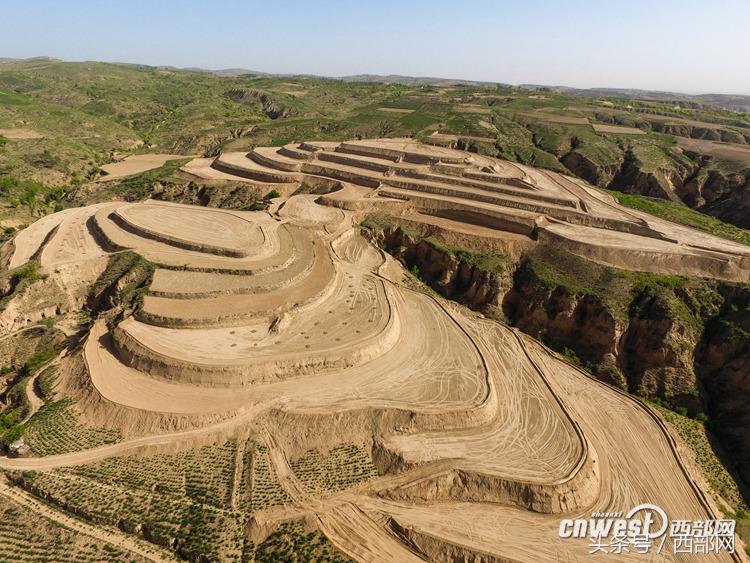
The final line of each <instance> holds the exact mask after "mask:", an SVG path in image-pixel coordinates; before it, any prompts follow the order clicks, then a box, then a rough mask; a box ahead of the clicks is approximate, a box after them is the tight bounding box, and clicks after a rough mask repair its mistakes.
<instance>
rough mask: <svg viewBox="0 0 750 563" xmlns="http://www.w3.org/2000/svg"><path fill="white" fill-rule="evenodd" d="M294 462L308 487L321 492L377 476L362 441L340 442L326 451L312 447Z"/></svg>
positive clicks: (297, 472)
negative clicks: (360, 442) (359, 442)
mask: <svg viewBox="0 0 750 563" xmlns="http://www.w3.org/2000/svg"><path fill="white" fill-rule="evenodd" d="M291 466H292V470H293V471H294V473H295V474H296V475H297V477H298V478H299V479H300V481H302V483H303V484H304V485H305V486H306V487H307V488H308V489H310V490H311V491H315V492H316V493H320V494H328V493H332V492H336V491H342V490H344V489H347V488H349V487H351V486H353V485H356V484H358V483H361V482H364V481H367V480H369V479H372V478H373V477H377V476H378V471H377V469H376V468H375V466H374V465H373V463H372V459H371V458H370V454H369V452H368V451H367V450H366V449H365V447H364V446H362V445H361V444H340V445H337V446H335V447H333V448H331V450H330V451H328V452H326V453H321V452H319V451H318V450H309V451H308V452H306V453H305V454H304V455H303V456H302V457H300V458H299V459H297V460H294V461H292V462H291Z"/></svg>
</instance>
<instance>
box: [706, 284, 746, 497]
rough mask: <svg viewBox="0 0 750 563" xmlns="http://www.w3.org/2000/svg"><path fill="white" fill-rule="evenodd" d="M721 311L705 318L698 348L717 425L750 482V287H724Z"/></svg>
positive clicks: (712, 413) (713, 420) (723, 439)
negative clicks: (710, 317)
mask: <svg viewBox="0 0 750 563" xmlns="http://www.w3.org/2000/svg"><path fill="white" fill-rule="evenodd" d="M720 290H721V293H722V295H723V297H724V303H723V306H722V311H721V313H720V314H718V315H716V316H715V317H714V318H712V319H711V320H709V321H708V322H707V323H706V328H705V330H704V334H703V339H702V342H701V344H700V347H699V351H698V354H697V362H696V363H697V367H698V373H699V374H700V379H701V382H702V383H703V386H704V387H705V389H706V394H707V396H708V397H709V406H710V412H711V419H712V429H713V430H714V431H715V432H716V433H717V434H718V435H719V436H720V437H721V439H722V442H723V443H724V445H725V447H726V449H727V451H728V452H729V453H730V454H731V455H732V457H733V458H734V461H735V463H736V464H737V467H738V470H739V471H740V473H741V475H742V478H743V480H744V481H745V483H750V288H748V287H736V286H727V287H722V288H720Z"/></svg>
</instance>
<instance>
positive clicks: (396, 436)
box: [0, 140, 729, 562]
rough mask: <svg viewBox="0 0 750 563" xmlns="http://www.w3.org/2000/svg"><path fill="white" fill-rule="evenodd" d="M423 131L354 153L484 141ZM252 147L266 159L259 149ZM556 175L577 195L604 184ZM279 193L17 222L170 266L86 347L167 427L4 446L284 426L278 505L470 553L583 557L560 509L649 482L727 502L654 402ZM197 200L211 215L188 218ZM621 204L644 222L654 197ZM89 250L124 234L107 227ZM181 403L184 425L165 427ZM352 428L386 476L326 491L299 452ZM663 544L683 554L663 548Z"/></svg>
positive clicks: (276, 455)
mask: <svg viewBox="0 0 750 563" xmlns="http://www.w3.org/2000/svg"><path fill="white" fill-rule="evenodd" d="M410 143H411V142H410V141H403V140H399V141H392V142H388V143H380V144H375V145H372V144H367V143H349V144H348V145H347V146H346V147H345V149H346V150H345V151H344V152H343V154H354V155H357V156H360V157H361V156H363V155H364V157H365V158H377V157H378V154H379V153H377V151H378V150H380V151H381V153H380V154H379V156H380V158H381V161H382V162H394V163H395V162H397V161H398V160H399V158H406V159H412V160H413V161H416V162H422V161H424V160H428V161H430V162H432V164H431V166H435V167H442V168H440V169H441V170H442V171H443V172H446V170H447V169H445V168H444V167H445V166H460V165H461V163H462V162H463V160H464V159H466V158H468V157H467V156H466V155H465V154H464V153H458V154H456V153H455V151H448V150H447V149H440V150H437V149H435V151H432V150H431V148H426V147H419V150H416V149H415V148H414V147H413V146H412V144H410ZM336 146H337V145H336V144H311V145H310V146H309V147H308V148H310V152H316V151H331V150H333V149H334V148H336ZM313 149H314V150H313ZM299 150H300V151H302V150H303V149H302V148H300V149H299ZM346 151H349V152H348V153H347V152H346ZM445 151H448V152H445ZM368 155H369V156H368ZM373 155H375V156H373ZM399 155H400V156H399ZM261 157H263V158H266V159H268V158H272V157H273V153H272V152H271V153H269V152H268V151H266V152H263V153H261ZM256 158H258V157H256ZM389 159H390V160H389ZM430 159H432V160H430ZM287 160H290V157H285V160H284V161H283V162H284V163H285V164H286V165H288V166H291V165H290V164H289V162H287ZM443 160H444V161H443ZM232 162H234V163H235V164H236V165H239V164H242V161H241V160H239V159H238V158H236V157H235V158H234V159H233V160H232ZM252 162H253V164H252V165H251V166H250V167H249V169H250V170H257V169H259V168H262V165H261V164H258V162H256V161H252ZM305 162H307V161H305ZM485 164H486V163H485ZM341 170H343V169H339V171H341ZM448 172H451V173H453V171H452V170H449V171H448ZM472 173H473V174H475V175H479V176H481V175H482V174H486V175H490V173H489V172H483V171H477V172H472ZM446 174H447V172H446ZM512 178H513V179H514V180H518V179H519V178H523V179H524V180H523V181H524V182H528V185H529V188H528V189H529V190H532V189H541V188H540V186H543V184H544V182H549V181H551V180H550V179H549V178H548V177H547V176H544V175H541V174H539V173H538V172H536V171H534V170H533V169H520V168H518V167H516V168H514V169H513V176H512ZM557 190H558V191H556V192H555V193H556V194H558V193H560V192H564V193H568V194H569V195H570V197H571V198H572V200H573V201H579V199H576V198H582V197H583V196H584V195H585V193H584V191H583V189H581V190H580V191H579V190H577V189H575V188H574V187H569V189H567V191H566V189H565V188H560V187H558V188H557ZM467 193H474V192H467ZM556 197H557V196H556ZM293 199H294V198H293ZM282 203H283V202H282ZM600 204H601V205H602V207H603V208H607V209H609V208H608V207H607V205H605V204H608V202H604V201H602V202H600ZM285 208H286V212H284V209H285ZM273 210H275V211H276V215H275V216H274V217H271V216H270V215H268V214H265V213H260V212H255V213H249V212H237V213H234V212H231V213H229V214H228V215H227V216H226V219H225V220H223V221H222V222H221V226H220V229H218V230H215V231H211V230H210V229H211V228H212V227H211V228H209V225H210V223H211V220H210V219H209V218H208V217H207V216H206V217H201V214H202V213H204V212H205V213H209V214H210V213H217V212H215V211H206V210H202V209H200V208H186V207H185V206H177V205H170V204H165V203H160V204H154V203H153V202H147V203H144V204H111V205H109V206H98V207H92V208H82V209H80V210H77V211H76V213H75V214H72V213H70V214H65V215H63V216H62V218H59V220H57V219H55V220H52V219H49V220H47V221H45V222H44V224H43V225H40V226H38V227H37V228H34V226H32V228H31V232H30V233H29V234H27V235H26V236H20V235H19V237H17V242H16V247H15V249H16V254H14V256H13V260H15V263H17V264H20V263H23V261H24V259H28V257H30V256H32V255H34V254H35V253H37V252H41V254H42V257H43V260H42V262H43V266H44V265H45V259H44V256H45V253H47V251H48V250H49V249H55V250H54V251H52V250H50V253H49V258H48V259H47V261H46V263H47V264H49V265H52V264H53V263H54V260H57V259H60V260H68V259H69V258H70V257H72V256H74V255H75V252H77V251H78V249H80V248H83V247H85V248H93V247H90V246H89V245H90V244H91V241H94V242H95V243H97V242H99V243H101V242H102V240H104V242H106V241H109V244H104V247H106V248H107V249H108V250H109V251H112V250H113V248H112V247H113V246H114V247H115V248H132V249H134V250H135V251H137V252H142V253H144V254H145V255H147V256H149V257H151V258H152V259H156V260H157V261H158V262H159V263H160V264H161V265H162V269H159V270H157V275H156V276H155V279H154V283H153V285H152V286H151V291H152V294H150V295H148V296H147V297H146V300H145V306H144V309H143V310H142V311H141V312H140V313H139V315H138V318H128V319H126V320H124V321H122V322H121V323H120V324H119V326H118V327H116V328H115V329H114V330H113V331H112V332H110V331H109V330H108V328H107V325H106V324H105V323H104V321H103V320H99V321H97V322H96V323H94V325H93V327H92V329H91V331H90V333H89V335H88V338H87V340H86V342H85V344H84V345H83V346H82V350H81V351H80V352H78V353H80V354H82V356H83V360H84V362H83V365H85V368H86V371H87V373H86V375H87V377H88V381H89V382H90V384H91V385H90V390H89V391H83V390H82V391H80V393H86V392H88V393H90V394H91V397H90V400H88V401H87V402H86V404H94V403H97V404H100V405H105V406H106V407H107V408H109V409H111V411H112V412H117V413H120V416H125V415H123V414H122V413H128V414H127V416H130V417H131V418H132V420H133V421H134V425H135V426H136V427H137V421H138V420H140V419H141V418H143V419H146V418H147V419H148V420H149V421H151V422H150V424H152V425H153V427H157V428H162V430H158V431H153V430H151V431H150V432H148V433H145V434H144V435H138V436H135V437H129V438H127V439H125V440H123V441H122V442H119V443H116V444H111V445H107V446H103V447H99V448H94V449H91V450H86V451H81V452H73V453H69V454H64V455H58V456H49V457H45V458H17V459H0V467H2V468H4V469H20V470H38V471H44V470H49V469H53V468H59V467H65V466H70V465H79V464H86V463H92V462H94V461H98V460H101V459H106V458H110V457H115V456H120V455H123V454H126V453H130V452H134V451H139V452H148V451H151V450H154V451H157V450H158V449H159V448H162V447H166V446H169V447H174V446H178V445H179V446H181V447H189V446H190V445H191V444H195V443H197V442H201V443H202V442H205V441H206V440H211V439H216V440H219V439H225V438H226V437H227V436H231V435H233V434H240V433H243V432H244V433H247V432H252V433H254V434H256V435H257V438H258V439H259V440H260V441H262V442H263V443H265V444H266V445H267V446H268V448H269V454H270V458H271V461H272V463H273V465H274V468H275V470H276V474H277V475H278V477H279V480H280V483H281V485H282V487H283V488H284V489H285V490H286V491H287V493H288V494H289V496H290V498H291V499H292V501H293V506H291V507H288V508H286V509H284V510H282V511H280V512H279V513H278V514H277V513H274V512H273V511H269V512H268V513H267V514H265V515H264V517H265V518H267V519H268V521H269V522H271V523H273V521H274V520H273V519H274V518H279V519H281V518H285V517H287V516H288V515H289V514H292V513H293V514H308V515H312V516H314V519H315V521H317V523H318V525H319V527H320V528H321V530H323V532H324V533H326V534H327V535H328V536H329V538H330V539H331V540H332V541H333V543H334V544H335V545H336V546H337V547H339V548H340V549H341V550H342V551H344V552H345V553H347V554H349V555H350V556H352V557H354V558H355V559H358V560H362V561H409V560H414V561H417V560H423V559H425V558H427V559H446V558H448V557H449V554H451V553H459V552H460V553H463V554H464V555H465V556H466V557H474V556H476V557H487V556H492V557H496V558H498V559H501V560H511V561H519V562H520V561H528V562H536V561H548V560H549V561H551V560H561V561H568V560H570V561H572V560H578V559H584V558H586V556H587V552H588V546H587V545H586V542H585V541H578V540H562V539H560V538H559V537H558V534H557V529H558V525H559V522H560V519H561V518H563V517H570V518H574V517H576V516H580V517H587V516H589V515H590V514H591V512H592V511H601V512H606V511H618V512H619V511H623V512H624V511H627V510H629V509H630V508H632V507H633V506H635V505H636V504H640V503H644V502H649V503H654V504H657V505H659V506H661V507H662V508H664V509H665V510H666V511H667V513H668V514H669V515H670V516H672V517H673V518H679V519H706V518H713V517H715V516H714V515H713V514H712V512H711V508H710V506H709V504H708V503H707V502H706V500H705V498H704V497H703V493H702V492H701V491H700V489H699V488H697V486H696V485H695V483H694V482H693V481H692V479H691V478H690V475H689V474H688V473H687V472H686V471H685V469H684V467H683V466H682V464H681V461H680V459H679V456H678V455H677V453H676V449H675V445H674V443H673V442H672V441H671V437H670V436H669V435H668V433H667V432H666V431H665V428H664V427H663V425H662V423H661V421H660V419H659V418H658V417H657V416H655V415H654V414H653V413H652V412H651V411H650V410H649V409H648V408H646V407H644V406H643V405H641V404H640V403H639V402H638V401H636V400H634V399H632V398H631V397H629V396H624V395H622V394H620V393H618V392H616V391H614V390H612V389H610V388H608V387H606V386H605V385H602V384H599V383H597V382H594V381H592V380H591V379H590V378H588V377H587V376H586V375H584V374H582V373H581V372H579V371H577V370H576V369H575V368H573V367H571V366H570V365H568V364H566V363H564V362H562V361H561V360H559V359H558V358H557V357H556V356H555V355H554V354H552V353H551V352H550V351H548V350H546V349H545V348H543V347H542V346H541V345H539V344H538V343H536V342H534V341H532V340H530V339H528V338H526V337H524V336H521V335H520V334H519V333H517V332H516V331H514V330H512V329H510V328H508V327H505V326H503V325H500V324H498V323H496V322H493V321H489V320H485V319H481V318H477V317H476V316H474V315H473V314H471V313H469V312H467V311H466V310H464V309H462V308H461V307H459V306H457V305H455V304H451V303H448V302H445V301H444V300H442V299H439V298H436V297H434V296H432V295H429V294H426V293H422V292H419V291H414V290H411V289H408V288H407V287H405V286H404V285H403V284H402V283H400V281H398V280H399V279H400V278H401V276H402V272H401V270H400V267H399V266H398V265H397V264H395V263H394V261H393V260H392V259H390V258H388V257H386V256H385V255H384V254H383V253H382V252H380V251H379V250H378V249H376V248H375V247H374V246H372V245H370V244H369V243H368V242H367V241H366V240H364V238H362V236H361V235H360V234H359V232H358V229H356V228H355V227H353V226H352V225H353V224H354V220H355V217H354V215H353V213H352V212H351V211H344V210H339V209H336V210H335V211H336V212H335V213H330V211H331V209H330V208H324V209H318V208H317V204H316V203H315V202H314V201H313V198H310V197H304V198H298V199H297V200H294V201H293V202H292V204H291V205H289V206H288V207H287V206H286V205H281V204H279V205H276V206H275V207H274V208H273ZM113 211H117V212H118V213H120V214H121V215H123V216H126V217H130V218H131V219H134V220H135V219H137V222H138V225H137V228H130V227H128V226H127V225H123V224H121V223H118V221H117V220H112V219H111V217H110V216H111V213H112V212H113ZM183 212H184V213H185V216H186V217H188V216H190V217H193V216H195V217H197V218H198V220H197V221H196V222H195V223H193V224H191V225H186V226H185V227H184V229H182V230H181V226H180V220H179V217H180V214H181V213H183ZM53 217H54V216H53ZM162 217H169V218H170V219H169V220H168V221H162ZM617 221H620V222H623V223H624V222H627V223H628V224H630V225H633V226H634V228H635V227H637V226H638V225H641V226H642V223H641V222H640V220H639V218H638V217H633V216H621V217H619V218H617ZM92 223H93V225H92ZM200 225H203V226H204V227H200ZM554 225H558V223H555V224H554ZM565 225H566V226H569V225H570V224H568V223H565ZM617 225H618V226H621V225H620V223H617ZM56 226H57V229H56V230H55V227H56ZM570 228H573V227H570ZM584 228H591V227H584ZM205 229H208V232H207V235H206V238H205V240H204V239H202V238H201V232H202V231H203V230H205ZM234 231H237V233H236V234H237V236H236V237H234V236H233V233H234ZM92 233H93V234H92ZM211 233H213V234H211ZM21 235H23V233H21ZM87 236H91V237H92V238H91V241H90V240H89V239H88V238H86V237H87ZM616 236H617V237H620V236H624V234H623V232H622V231H617V235H616ZM102 237H104V239H102ZM243 237H244V239H243ZM82 240H83V241H84V243H83V245H84V246H81V244H82V243H81V241H82ZM238 240H245V243H244V245H242V248H240V247H239V246H238V245H237V244H236V241H238ZM653 240H656V239H653ZM613 241H614V238H613V239H612V240H611V241H610V243H612V242H613ZM660 242H662V241H660ZM713 242H715V241H713ZM187 243H189V244H190V245H191V248H189V249H188V248H185V246H186V245H187ZM35 244H36V245H38V248H37V250H34V249H33V246H34V245H35ZM664 244H667V243H664ZM248 249H252V250H253V252H252V253H249V254H247V255H245V254H244V252H245V250H248ZM224 250H226V251H227V252H226V253H225V254H222V252H223V251H224ZM237 250H241V251H242V252H239V253H237V252H235V255H232V252H231V251H237ZM92 252H93V253H94V254H96V253H101V254H102V255H103V254H106V252H105V250H104V248H102V247H98V246H97V249H96V251H93V250H92ZM237 254H241V255H237ZM178 264H181V265H180V267H176V265H178ZM209 302H210V303H211V304H212V305H215V304H216V303H219V302H221V303H222V306H221V307H218V306H209V305H207V303H209ZM157 304H160V305H158V306H157ZM165 304H168V305H169V307H168V308H166V307H167V305H165ZM160 307H161V308H160ZM230 311H231V312H234V313H237V314H236V315H234V316H232V315H230V314H229V313H230ZM249 313H252V314H249ZM196 318H199V319H201V323H200V324H196V323H194V322H192V321H193V320H194V319H196ZM91 416H92V417H95V416H96V414H93V413H92V415H91ZM175 416H179V417H181V418H180V420H182V421H184V428H186V429H184V430H180V431H173V430H172V431H170V430H168V429H169V428H174V420H175V418H174V417H175ZM154 421H156V422H154ZM160 424H161V426H159V425H160ZM351 440H356V441H359V442H360V443H361V442H362V441H371V442H372V450H373V458H374V460H375V461H376V462H377V463H379V464H380V468H381V469H382V471H383V472H384V474H383V475H382V476H381V477H378V478H376V479H373V480H372V481H369V482H366V483H363V484H360V485H357V486H356V487H354V488H352V489H351V490H348V491H344V492H342V493H336V494H329V495H323V496H321V495H319V494H316V493H313V492H312V491H310V490H308V489H307V488H306V487H305V485H304V484H303V483H302V481H300V479H299V478H297V476H296V475H295V473H294V471H293V470H292V467H291V465H290V463H289V461H288V460H289V458H290V455H292V454H294V453H299V452H304V451H306V450H308V449H309V448H314V447H321V448H322V447H325V446H326V445H329V444H335V443H338V442H346V441H351ZM233 498H234V496H233ZM285 511H286V512H285ZM274 514H276V516H274ZM563 515H565V516H563ZM256 516H257V517H258V518H260V516H258V515H256ZM614 559H617V558H614ZM662 559H666V560H680V556H672V555H670V556H667V555H664V556H663V557H662V556H656V555H654V556H653V557H652V560H662ZM728 559H729V557H728V556H726V554H722V555H721V556H719V555H717V556H716V557H715V558H711V557H708V556H707V557H706V558H705V559H704V560H707V561H708V560H717V561H719V560H728Z"/></svg>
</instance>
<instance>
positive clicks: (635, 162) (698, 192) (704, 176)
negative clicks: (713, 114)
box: [560, 151, 750, 228]
mask: <svg viewBox="0 0 750 563" xmlns="http://www.w3.org/2000/svg"><path fill="white" fill-rule="evenodd" d="M684 154H685V155H686V156H689V157H690V160H689V161H687V162H688V163H691V164H689V165H688V166H685V165H684V164H683V163H677V162H675V163H673V164H674V165H673V166H669V167H664V168H660V169H658V170H649V169H647V167H645V166H644V164H643V162H641V160H639V159H638V158H637V156H635V155H633V154H632V153H631V152H629V151H625V152H624V153H623V159H622V162H621V164H620V167H619V169H614V170H613V169H612V167H611V166H608V167H603V166H600V165H598V164H597V163H596V162H594V161H592V160H591V159H590V158H587V157H586V156H584V155H582V154H580V153H578V152H576V151H571V152H569V153H567V154H565V155H564V156H562V157H561V158H560V162H561V163H562V164H563V165H564V166H565V167H566V168H567V169H568V170H569V171H570V172H571V173H572V174H573V175H575V176H578V177H579V178H582V179H584V180H586V181H587V182H589V183H592V184H595V185H599V186H602V187H606V188H607V189H610V190H616V191H620V192H624V193H629V194H637V195H643V196H648V197H655V198H660V199H665V200H670V201H676V202H682V203H684V204H685V205H687V206H688V207H690V208H691V209H695V210H696V211H700V212H701V213H705V214H707V215H711V216H712V217H716V218H717V219H720V220H721V221H724V222H727V223H731V224H733V225H736V226H738V227H743V228H750V167H746V168H744V169H743V168H742V167H739V168H738V169H736V170H724V169H721V168H720V167H719V166H718V165H717V163H716V162H715V161H714V160H713V159H712V158H711V157H709V156H705V155H700V154H697V153H690V152H688V151H686V152H685V153H684Z"/></svg>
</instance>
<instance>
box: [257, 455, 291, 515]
mask: <svg viewBox="0 0 750 563" xmlns="http://www.w3.org/2000/svg"><path fill="white" fill-rule="evenodd" d="M253 447H254V451H253V455H252V471H251V484H250V495H251V496H250V510H251V511H253V512H254V511H256V510H263V509H265V508H269V507H271V506H277V505H280V504H288V503H290V502H291V501H292V499H291V498H289V495H288V494H287V493H286V491H284V489H282V488H281V485H280V484H279V480H278V477H277V475H276V471H275V470H274V468H273V465H272V464H271V459H270V458H269V456H268V448H267V447H266V446H264V445H261V444H254V446H253Z"/></svg>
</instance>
